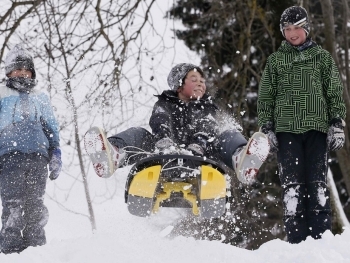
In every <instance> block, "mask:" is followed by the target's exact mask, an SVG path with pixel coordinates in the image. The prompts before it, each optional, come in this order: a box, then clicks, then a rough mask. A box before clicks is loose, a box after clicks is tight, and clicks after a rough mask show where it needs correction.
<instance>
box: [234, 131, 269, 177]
mask: <svg viewBox="0 0 350 263" xmlns="http://www.w3.org/2000/svg"><path fill="white" fill-rule="evenodd" d="M243 151H245V152H244V153H243V155H242V157H241V162H240V164H239V165H238V167H237V169H236V171H238V172H237V178H238V180H239V181H241V182H242V183H245V184H252V183H253V182H254V181H255V180H256V177H257V175H258V173H259V168H260V167H261V165H262V164H263V163H264V161H265V160H266V158H267V156H268V154H269V144H268V139H267V137H266V135H265V134H264V133H262V132H256V133H254V134H253V136H252V137H251V138H250V139H249V141H248V143H247V145H246V146H245V147H244V148H243Z"/></svg>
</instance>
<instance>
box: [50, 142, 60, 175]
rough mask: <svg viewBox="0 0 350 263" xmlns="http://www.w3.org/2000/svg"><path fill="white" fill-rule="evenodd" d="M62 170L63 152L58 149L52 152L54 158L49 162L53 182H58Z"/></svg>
mask: <svg viewBox="0 0 350 263" xmlns="http://www.w3.org/2000/svg"><path fill="white" fill-rule="evenodd" d="M61 170H62V160H61V150H60V148H56V149H53V150H52V156H51V159H50V162H49V171H50V176H49V178H50V179H51V180H56V179H57V177H58V176H59V175H60V172H61Z"/></svg>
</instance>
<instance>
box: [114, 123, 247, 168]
mask: <svg viewBox="0 0 350 263" xmlns="http://www.w3.org/2000/svg"><path fill="white" fill-rule="evenodd" d="M108 141H109V142H110V143H111V144H112V145H114V146H116V147H118V148H119V149H121V148H125V149H126V150H127V151H130V152H131V153H128V156H127V158H126V159H127V160H129V162H128V164H132V163H134V162H136V161H138V160H140V159H141V158H144V157H145V155H142V154H141V155H140V154H135V153H132V151H135V152H140V149H141V150H143V151H145V152H152V151H153V150H154V144H155V141H154V138H153V135H152V134H151V133H150V132H149V131H147V130H146V129H144V128H141V127H133V128H130V129H127V130H125V131H123V132H121V133H118V134H116V135H113V136H111V137H109V138H108ZM246 144H247V140H246V139H245V138H244V137H243V135H242V134H241V133H240V132H238V131H233V130H227V131H224V132H222V133H221V134H219V135H218V136H217V138H216V139H215V140H214V141H213V142H212V145H211V147H208V148H209V149H210V150H209V151H210V152H209V153H208V155H209V156H214V158H215V159H218V160H219V161H222V162H223V163H224V164H226V165H227V166H228V167H230V168H231V169H233V164H232V155H233V153H234V152H235V151H236V149H237V148H240V147H243V146H244V145H246Z"/></svg>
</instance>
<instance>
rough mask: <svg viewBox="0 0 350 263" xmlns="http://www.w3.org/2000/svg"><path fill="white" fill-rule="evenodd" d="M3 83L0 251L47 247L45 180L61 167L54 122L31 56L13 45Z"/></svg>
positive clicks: (0, 89) (0, 97) (0, 88)
mask: <svg viewBox="0 0 350 263" xmlns="http://www.w3.org/2000/svg"><path fill="white" fill-rule="evenodd" d="M5 74H6V79H5V81H6V85H2V86H0V194H1V202H2V216H1V220H2V228H1V231H0V252H1V253H5V254H8V253H13V252H17V253H20V252H21V251H23V250H24V249H25V248H27V247H28V246H41V245H44V244H45V243H46V237H45V231H44V226H45V225H46V224H47V222H48V210H47V208H46V207H45V205H44V194H45V188H46V181H47V176H48V171H47V165H48V164H49V170H50V172H51V173H50V176H49V177H50V179H51V180H55V179H57V177H58V175H59V173H60V171H61V167H62V162H61V150H60V144H59V131H58V123H57V121H56V119H55V117H54V114H53V110H52V106H51V103H50V100H49V97H48V96H47V95H46V94H45V93H43V92H40V91H38V90H36V89H34V87H35V86H36V84H37V80H36V72H35V68H34V62H33V58H32V56H31V54H30V53H29V52H28V50H26V49H25V48H24V47H23V45H22V44H17V45H15V46H14V48H13V49H12V50H10V51H9V53H8V54H7V56H6V58H5Z"/></svg>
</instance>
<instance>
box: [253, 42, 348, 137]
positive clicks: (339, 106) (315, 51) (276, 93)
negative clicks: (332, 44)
mask: <svg viewBox="0 0 350 263" xmlns="http://www.w3.org/2000/svg"><path fill="white" fill-rule="evenodd" d="M342 95H343V86H342V83H341V80H340V77H339V72H338V69H337V67H336V65H335V63H334V60H333V58H332V56H331V55H330V53H329V52H328V51H326V50H324V49H322V48H321V47H320V46H318V45H313V46H312V47H309V48H307V49H305V50H303V51H299V50H298V48H297V47H294V46H292V45H290V44H289V43H288V42H286V41H283V42H282V45H281V47H280V48H279V49H278V50H277V51H276V52H274V53H273V54H272V55H271V56H269V58H268V59H267V64H266V68H265V70H264V73H263V75H262V78H261V82H260V86H259V98H258V124H259V126H262V125H263V124H266V123H267V122H268V121H272V122H273V123H274V126H275V132H292V133H303V132H306V131H309V130H318V131H321V132H324V133H327V131H328V128H329V121H330V120H331V119H333V118H342V119H345V111H346V109H345V104H344V100H343V97H342Z"/></svg>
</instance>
